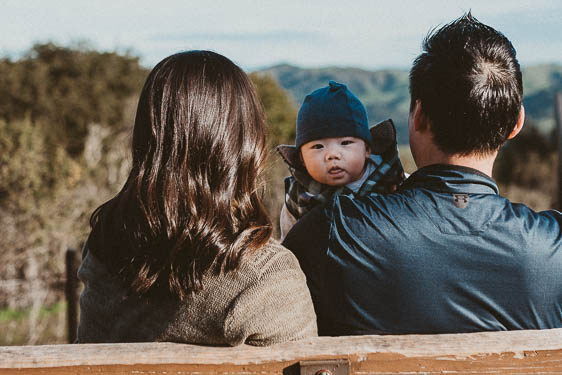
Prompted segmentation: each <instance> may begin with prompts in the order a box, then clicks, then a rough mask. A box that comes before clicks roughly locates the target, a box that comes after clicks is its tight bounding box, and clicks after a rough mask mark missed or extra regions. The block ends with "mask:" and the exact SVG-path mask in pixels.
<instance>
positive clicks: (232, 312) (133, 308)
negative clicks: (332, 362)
mask: <svg viewBox="0 0 562 375" xmlns="http://www.w3.org/2000/svg"><path fill="white" fill-rule="evenodd" d="M84 251H86V253H85V257H84V259H83V261H82V265H81V266H80V269H79V270H78V277H79V278H80V280H82V282H83V283H84V285H85V288H84V290H83V292H82V295H81V297H80V309H81V312H80V325H79V327H78V342H81V343H93V342H134V341H145V342H147V341H173V342H183V343H192V344H206V345H239V344H243V343H246V344H250V345H260V346H261V345H271V344H275V343H279V342H284V341H290V340H298V339H301V338H305V337H310V336H316V335H317V328H316V316H315V314H314V308H313V305H312V300H311V297H310V292H309V291H308V288H307V286H306V280H305V277H304V274H303V272H302V270H301V269H300V267H299V264H298V261H297V260H296V258H295V256H294V255H293V254H292V253H291V252H290V251H289V250H287V249H285V248H284V247H282V246H281V245H280V244H279V243H277V242H276V241H270V243H268V245H266V246H265V247H264V248H263V249H261V250H260V251H259V252H258V253H257V254H256V255H255V256H253V257H252V258H251V259H249V260H248V261H246V262H245V263H244V264H242V266H241V267H240V268H239V269H238V270H237V271H233V272H228V273H226V274H221V275H214V274H213V273H211V272H208V273H207V274H206V275H205V276H204V278H203V286H204V288H203V290H202V291H200V292H198V293H196V294H195V295H193V296H191V297H188V298H187V300H185V301H177V300H171V299H167V300H163V299H159V300H158V301H156V300H151V299H148V298H138V297H126V295H127V290H126V289H125V288H124V286H123V285H121V283H120V282H119V280H118V279H117V278H116V277H115V276H114V275H111V274H110V273H109V272H108V270H107V268H106V267H105V266H104V265H103V264H102V263H101V262H100V261H98V260H97V259H96V258H95V257H94V256H93V255H92V254H91V253H89V252H87V249H85V250H84Z"/></svg>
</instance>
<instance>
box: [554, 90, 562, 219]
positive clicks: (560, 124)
mask: <svg viewBox="0 0 562 375" xmlns="http://www.w3.org/2000/svg"><path fill="white" fill-rule="evenodd" d="M554 106H555V108H556V109H555V112H556V113H555V117H556V126H557V130H558V197H557V198H558V199H557V201H556V202H557V203H558V204H557V206H558V207H557V209H558V210H562V92H557V93H556V94H555V95H554Z"/></svg>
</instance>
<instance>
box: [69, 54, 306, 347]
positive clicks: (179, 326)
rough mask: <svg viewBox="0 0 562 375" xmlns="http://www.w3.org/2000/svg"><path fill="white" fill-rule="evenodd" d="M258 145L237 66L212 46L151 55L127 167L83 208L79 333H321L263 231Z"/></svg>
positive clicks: (182, 337) (219, 340) (165, 336)
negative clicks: (93, 206) (115, 188)
mask: <svg viewBox="0 0 562 375" xmlns="http://www.w3.org/2000/svg"><path fill="white" fill-rule="evenodd" d="M266 155H267V146H266V141H265V121H264V114H263V109H262V107H261V104H260V102H259V100H258V98H257V95H256V93H255V90H254V88H253V85H252V83H251V81H250V80H249V78H248V77H247V75H246V74H245V73H244V72H243V71H242V70H241V69H240V68H239V67H237V66H236V65H235V64H234V63H232V62H231V61H230V60H228V59H227V58H225V57H224V56H221V55H219V54H216V53H213V52H209V51H189V52H183V53H178V54H175V55H172V56H169V57H167V58H166V59H164V60H163V61H161V62H160V63H159V64H158V65H156V67H155V68H154V69H153V70H152V72H151V73H150V74H149V76H148V78H147V81H146V83H145V85H144V88H143V90H142V93H141V96H140V99H139V104H138V108H137V114H136V118H135V124H134V129H133V142H132V168H131V172H130V174H129V177H128V179H127V181H126V183H125V185H124V187H123V189H122V190H121V191H120V192H119V193H118V194H117V195H116V196H115V197H114V198H113V199H111V200H109V201H108V202H106V203H104V204H103V205H101V206H100V207H99V208H98V209H97V210H95V211H94V213H93V214H92V217H91V220H90V224H91V226H92V231H91V234H90V236H89V238H88V241H87V243H86V245H85V247H84V252H83V261H82V265H81V267H80V270H79V273H78V275H79V278H80V279H81V280H82V281H83V282H84V285H85V288H84V291H83V292H82V295H81V297H80V305H81V314H80V325H79V329H78V341H79V342H131V341H175V342H186V343H195V344H210V345H238V344H242V343H247V344H252V345H269V344H273V343H277V342H282V341H288V340H296V339H300V338H303V337H307V336H313V335H315V334H316V317H315V314H314V310H313V306H312V301H311V298H310V293H309V291H308V289H307V286H306V281H305V278H304V275H303V273H302V271H301V269H300V267H299V265H298V262H297V260H296V259H295V257H294V256H293V255H292V253H290V252H289V251H288V250H286V249H285V248H283V247H282V246H281V245H279V244H278V243H277V242H276V241H274V240H272V239H271V238H270V237H271V234H272V226H271V221H270V219H269V217H268V215H267V213H266V211H265V209H264V206H263V203H262V198H261V196H262V190H263V187H264V184H263V180H262V171H263V167H264V161H265V158H266Z"/></svg>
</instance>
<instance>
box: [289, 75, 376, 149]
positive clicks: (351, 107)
mask: <svg viewBox="0 0 562 375" xmlns="http://www.w3.org/2000/svg"><path fill="white" fill-rule="evenodd" d="M333 137H356V138H361V139H363V140H364V141H365V142H366V143H367V144H368V145H370V144H371V133H370V132H369V120H368V118H367V111H366V110H365V106H364V105H363V103H361V101H360V100H359V99H358V98H357V97H356V96H355V95H353V93H352V92H351V91H350V90H349V89H348V88H347V86H346V85H344V84H341V83H337V82H335V81H330V82H329V85H328V86H326V87H322V88H320V89H318V90H316V91H314V92H312V93H311V94H309V95H307V96H306V98H304V102H303V103H302V106H301V108H300V109H299V114H298V116H297V137H296V141H295V143H296V147H297V148H300V147H301V146H302V145H303V144H305V143H307V142H310V141H313V140H315V139H320V138H333Z"/></svg>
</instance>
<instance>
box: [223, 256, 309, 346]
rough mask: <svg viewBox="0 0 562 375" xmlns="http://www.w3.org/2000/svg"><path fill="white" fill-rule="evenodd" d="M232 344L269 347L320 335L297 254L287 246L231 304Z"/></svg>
mask: <svg viewBox="0 0 562 375" xmlns="http://www.w3.org/2000/svg"><path fill="white" fill-rule="evenodd" d="M224 329H225V337H226V339H227V341H228V342H229V344H230V345H239V344H244V343H245V344H249V345H255V346H267V345H272V344H277V343H281V342H286V341H294V340H299V339H303V338H306V337H312V336H317V334H318V332H317V326H316V315H315V313H314V307H313V305H312V299H311V297H310V292H309V290H308V288H307V286H306V279H305V276H304V274H303V272H302V270H301V269H300V267H299V264H298V261H297V259H296V258H295V256H294V255H293V254H292V253H290V252H289V251H287V250H286V249H284V251H282V252H280V253H279V254H276V256H275V257H274V258H273V259H272V260H271V261H270V262H268V264H267V267H266V268H265V270H264V272H263V273H262V274H261V277H260V278H259V279H257V280H256V281H255V282H254V283H253V284H252V285H251V286H250V287H249V288H247V289H245V290H244V291H243V292H242V293H241V294H240V295H239V296H238V297H237V298H236V299H235V300H234V302H233V303H232V304H231V306H230V308H229V310H228V312H227V316H226V319H225V327H224Z"/></svg>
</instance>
